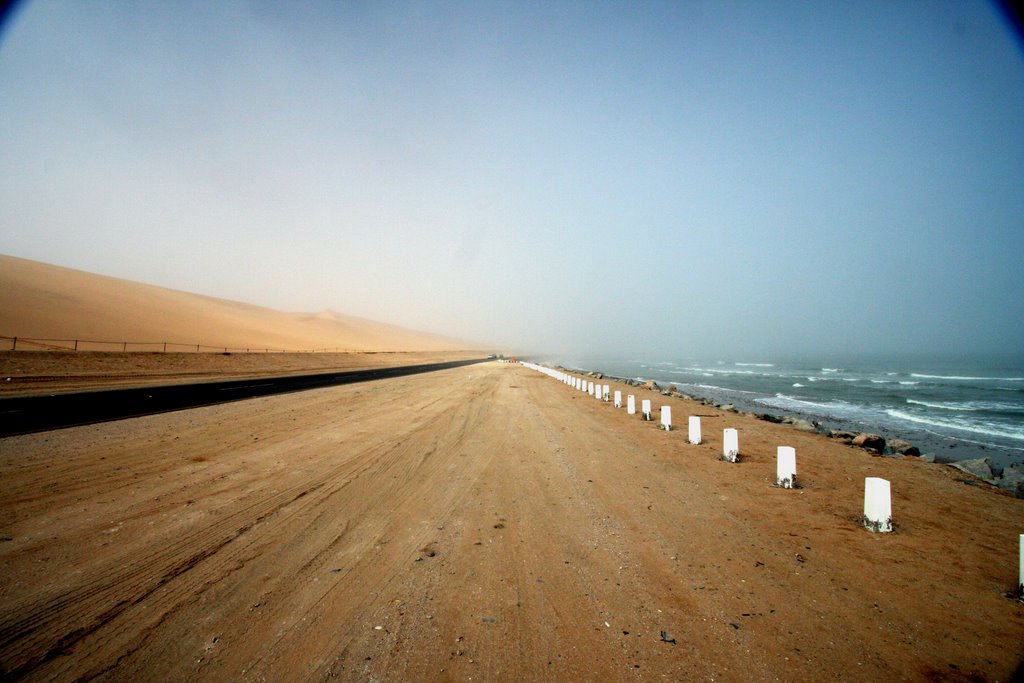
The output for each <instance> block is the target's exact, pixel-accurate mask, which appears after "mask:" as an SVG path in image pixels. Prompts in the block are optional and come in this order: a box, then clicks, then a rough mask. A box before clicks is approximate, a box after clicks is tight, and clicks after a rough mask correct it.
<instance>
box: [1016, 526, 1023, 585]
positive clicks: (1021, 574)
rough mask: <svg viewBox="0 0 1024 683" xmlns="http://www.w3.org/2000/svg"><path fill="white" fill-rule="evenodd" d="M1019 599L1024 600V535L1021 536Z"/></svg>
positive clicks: (1018, 579) (1018, 580)
mask: <svg viewBox="0 0 1024 683" xmlns="http://www.w3.org/2000/svg"><path fill="white" fill-rule="evenodd" d="M1017 597H1018V598H1020V599H1021V600H1024V534H1021V535H1020V576H1019V577H1017Z"/></svg>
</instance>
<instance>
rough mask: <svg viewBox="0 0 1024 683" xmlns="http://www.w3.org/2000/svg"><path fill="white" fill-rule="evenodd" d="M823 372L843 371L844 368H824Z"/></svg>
mask: <svg viewBox="0 0 1024 683" xmlns="http://www.w3.org/2000/svg"><path fill="white" fill-rule="evenodd" d="M821 371H822V372H842V371H843V370H842V368H822V369H821Z"/></svg>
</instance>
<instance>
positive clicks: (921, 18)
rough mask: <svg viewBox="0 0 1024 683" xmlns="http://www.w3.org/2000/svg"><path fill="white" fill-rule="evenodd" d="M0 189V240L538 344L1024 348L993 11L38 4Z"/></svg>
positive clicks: (10, 37) (13, 24)
mask: <svg viewBox="0 0 1024 683" xmlns="http://www.w3.org/2000/svg"><path fill="white" fill-rule="evenodd" d="M0 175H2V177H3V178H4V179H5V180H4V182H3V183H0V252H4V253H8V254H12V255H15V256H23V257H26V258H33V259H38V260H42V261H47V262H50V263H56V264H59V265H65V266H70V267H74V268H79V269H83V270H89V271H93V272H100V273H104V274H108V275H114V276H118V277H124V278H129V279H133V280H139V281H144V282H149V283H153V284H159V285H163V286H168V287H173V288H177V289H184V290H188V291H193V292H198V293H202V294H209V295H213V296H218V297H224V298H229V299H236V300H242V301H247V302H251V303H257V304H261V305H266V306H271V307H274V308H279V309H283V310H293V311H298V310H302V311H316V310H321V309H325V308H332V309H335V310H338V311H342V312H346V313H352V314H355V315H361V316H364V317H369V318H374V319H379V320H385V321H388V322H395V323H400V324H404V325H407V326H410V327H416V328H420V329H427V330H432V331H438V332H443V333H448V334H452V335H456V336H461V337H466V338H471V339H476V340H480V341H482V342H486V343H493V344H496V345H501V346H502V347H504V348H509V349H517V350H520V351H524V350H537V351H544V352H547V353H553V354H558V353H566V354H573V355H576V356H579V355H615V354H623V355H628V356H630V357H637V356H641V355H650V356H661V357H665V356H683V355H685V356H689V355H712V356H716V357H717V356H722V355H728V354H744V355H746V356H749V355H751V354H755V355H762V356H765V357H768V356H771V355H773V354H781V353H815V352H825V351H828V352H872V353H873V352H883V353H887V352H892V353H897V352H914V351H922V352H948V353H954V354H964V353H974V352H982V351H991V350H1005V349H1007V348H1008V347H1009V348H1010V349H1012V350H1017V351H1020V350H1021V349H1024V268H1022V267H1021V261H1022V254H1024V49H1022V48H1021V46H1020V45H1019V44H1018V43H1017V42H1015V37H1014V35H1013V33H1012V31H1011V29H1010V28H1009V27H1008V26H1007V25H1006V24H1005V23H1004V22H1003V20H1002V17H1001V15H1000V14H999V12H998V10H996V9H995V8H994V7H993V6H992V5H989V4H985V3H980V2H935V3H918V2H895V3H890V2H865V3H832V2H822V3H806V2H799V3H788V2H778V3H762V2H687V3H597V2H593V3H569V2H555V3H532V4H531V3H498V2H493V3H490V2H466V3H376V2H375V3H302V4H299V3H284V4H282V3H270V2H266V3H243V2H217V3H203V2H196V3H187V2H169V3H128V2H123V3H122V2H108V3H81V2H60V1H48V2H27V3H25V4H23V5H22V6H20V7H19V9H18V10H17V11H16V12H15V13H14V15H13V16H12V17H11V19H10V20H9V21H8V23H7V25H6V26H5V27H4V33H3V35H2V37H0Z"/></svg>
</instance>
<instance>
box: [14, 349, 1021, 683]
mask: <svg viewBox="0 0 1024 683" xmlns="http://www.w3.org/2000/svg"><path fill="white" fill-rule="evenodd" d="M613 386H614V385H613ZM615 388H618V389H623V390H625V391H627V392H638V393H642V394H646V397H649V398H652V399H655V401H654V405H655V408H656V409H657V406H659V405H661V404H663V403H664V404H669V405H671V406H672V407H673V414H674V415H675V416H677V419H680V421H685V418H686V416H687V415H690V414H698V415H701V416H703V417H702V419H703V422H704V424H703V427H704V434H705V435H706V437H705V438H706V439H707V442H706V443H704V444H701V445H689V444H687V443H686V438H685V430H679V431H672V432H664V431H661V430H659V429H658V428H657V427H656V426H655V424H654V423H650V422H642V421H641V420H640V419H639V418H638V416H627V415H626V414H625V411H624V410H616V409H614V408H613V407H612V406H611V405H610V404H608V403H603V402H598V401H596V400H594V399H593V398H590V397H588V396H586V395H583V394H580V393H579V392H575V391H573V390H571V389H569V388H568V387H566V386H564V385H562V384H559V383H557V382H555V381H553V380H551V379H550V378H547V377H544V376H543V375H540V374H539V373H536V372H533V371H530V370H527V369H526V368H524V367H522V366H517V365H500V364H498V363H496V362H493V363H487V364H483V365H475V366H472V367H466V368H459V369H453V370H446V371H443V372H438V373H434V374H429V375H418V376H412V377H403V378H395V379H389V380H384V381H380V382H375V383H372V384H363V385H348V386H342V387H334V388H330V389H322V390H316V391H310V392H303V393H300V394H290V395H283V396H276V397H268V398H262V399H254V400H251V401H244V402H239V403H234V404H227V405H221V406H213V407H208V408H200V409H196V410H191V411H182V412H177V413H170V414H165V415H155V416H151V417H145V418H139V419H135V420H125V421H122V422H116V423H108V424H101V425H93V426H89V427H79V428H73V429H66V430H60V431H56V432H50V433H46V434H35V435H28V436H19V437H11V438H7V439H0V472H2V476H0V538H2V542H0V666H2V667H3V668H4V669H6V672H7V673H8V674H9V675H11V674H13V675H14V676H15V677H21V678H23V679H24V680H57V681H72V680H92V679H94V678H98V679H100V680H114V681H139V680H173V681H186V680H188V681H319V680H329V679H330V680H349V681H356V680H358V681H369V680H376V681H434V680H438V681H445V680H452V681H456V680H457V681H465V680H469V679H472V680H479V681H586V680H589V681H627V680H628V681H662V680H671V681H710V680H715V681H835V680H843V681H854V680H855V681H896V680H909V681H916V680H928V681H944V680H948V681H983V680H984V681H1007V680H1008V679H1009V678H1010V676H1011V675H1012V673H1013V672H1014V670H1015V669H1016V668H1017V667H1018V665H1019V663H1020V661H1021V657H1022V655H1024V604H1021V603H1019V602H1017V601H1016V600H1011V599H1009V598H1007V597H1006V595H1005V593H1006V592H1007V591H1008V590H1010V589H1011V588H1012V587H1013V584H1014V581H1015V580H1016V576H1017V534H1018V533H1020V531H1021V524H1022V521H1024V501H1020V500H1015V499H1013V498H1010V497H1008V496H1005V495H1001V494H1000V493H999V492H996V491H993V490H991V489H988V488H986V487H984V486H977V485H975V486H970V485H967V484H966V483H965V475H963V474H962V473H960V472H958V471H956V470H953V469H952V468H949V467H945V466H941V465H927V464H925V463H922V462H919V461H916V460H915V461H912V460H904V461H899V460H893V459H889V458H875V457H872V456H870V455H869V454H867V453H865V452H864V451H861V450H859V449H855V448H850V447H847V446H843V445H840V444H837V443H835V442H834V441H832V440H830V439H827V438H825V437H823V436H820V435H817V434H807V433H803V432H797V431H793V430H791V429H788V428H786V427H784V426H781V425H773V424H768V423H765V422H761V421H759V420H756V419H753V418H749V417H744V416H738V415H734V414H730V413H723V412H720V411H717V410H715V409H712V408H708V407H706V406H701V405H699V404H696V403H693V402H687V401H683V400H681V399H675V398H666V397H662V396H660V395H658V394H656V393H653V392H646V391H640V390H637V389H627V388H626V387H624V386H615ZM724 427H736V428H738V429H739V430H740V450H741V461H740V462H739V463H735V464H733V463H727V462H723V461H722V460H721V458H720V453H721V448H722V441H721V437H722V429H723V428H724ZM779 444H788V445H792V446H794V447H795V448H796V449H797V458H798V462H797V464H798V476H799V477H800V478H801V480H802V482H803V484H804V486H803V488H800V489H797V490H783V489H778V488H773V487H772V486H771V481H772V479H773V475H774V467H775V464H774V463H775V448H776V446H777V445H779ZM865 476H881V477H885V478H887V479H889V480H890V481H891V482H892V490H893V493H894V496H895V503H894V516H895V521H896V531H895V532H894V533H891V534H872V533H870V532H868V531H866V530H864V529H863V528H862V527H861V526H860V525H859V523H858V517H859V516H860V513H861V511H862V509H863V508H862V500H863V498H862V496H863V482H864V477H865ZM975 483H976V482H975ZM2 677H3V675H2V674H0V678H2Z"/></svg>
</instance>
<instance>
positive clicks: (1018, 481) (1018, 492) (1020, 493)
mask: <svg viewBox="0 0 1024 683" xmlns="http://www.w3.org/2000/svg"><path fill="white" fill-rule="evenodd" d="M996 485H997V486H999V488H1001V489H1006V490H1007V491H1009V492H1010V493H1012V494H1013V495H1014V497H1016V498H1024V467H1021V466H1020V465H1010V466H1009V467H1006V468H1004V469H1003V476H1002V477H1000V478H999V479H998V481H996Z"/></svg>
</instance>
